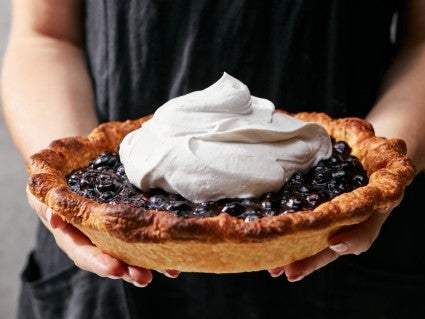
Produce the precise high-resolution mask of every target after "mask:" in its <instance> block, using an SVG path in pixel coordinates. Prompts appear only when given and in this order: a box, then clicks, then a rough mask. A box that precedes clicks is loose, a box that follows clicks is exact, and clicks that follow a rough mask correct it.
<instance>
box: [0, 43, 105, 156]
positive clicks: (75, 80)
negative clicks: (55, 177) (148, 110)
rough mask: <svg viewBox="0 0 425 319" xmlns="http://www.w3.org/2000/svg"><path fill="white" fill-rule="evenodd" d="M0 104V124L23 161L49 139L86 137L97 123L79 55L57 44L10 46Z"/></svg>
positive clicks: (89, 87)
mask: <svg viewBox="0 0 425 319" xmlns="http://www.w3.org/2000/svg"><path fill="white" fill-rule="evenodd" d="M2 98H3V99H2V100H3V105H4V117H5V120H6V123H7V125H8V127H9V130H10V133H11V136H12V138H13V140H14V142H15V144H16V146H17V148H18V150H19V152H20V153H21V154H22V156H23V158H27V157H28V156H29V155H31V154H32V153H34V152H35V151H37V150H39V149H41V148H44V147H46V146H47V145H48V144H49V142H51V141H52V140H53V139H56V138H61V137H65V136H72V135H81V134H86V133H88V132H89V131H90V130H91V129H93V127H94V126H95V125H96V123H97V120H96V114H95V111H94V99H93V93H92V87H91V84H90V79H89V77H88V75H87V72H86V68H85V65H84V59H83V56H82V53H81V51H80V50H79V48H77V47H76V46H74V45H73V44H70V43H67V42H65V41H61V40H58V39H52V38H47V37H34V38H28V39H23V40H19V41H16V42H15V41H14V40H13V39H12V40H11V42H10V45H9V47H8V49H7V52H6V55H5V60H4V65H3V74H2Z"/></svg>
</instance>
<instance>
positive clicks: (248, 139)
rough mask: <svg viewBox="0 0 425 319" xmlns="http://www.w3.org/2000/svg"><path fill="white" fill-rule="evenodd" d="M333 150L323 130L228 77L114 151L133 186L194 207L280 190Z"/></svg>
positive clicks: (179, 102) (165, 112) (164, 109)
mask: <svg viewBox="0 0 425 319" xmlns="http://www.w3.org/2000/svg"><path fill="white" fill-rule="evenodd" d="M331 152H332V144H331V140H330V137H329V135H328V133H327V132H326V130H325V129H324V128H323V127H322V126H320V125H319V124H317V123H308V122H303V121H300V120H298V119H295V118H293V117H291V116H287V115H284V114H281V113H278V112H275V107H274V105H273V103H272V102H270V101H268V100H266V99H262V98H258V97H254V96H251V94H250V92H249V89H248V87H247V86H246V85H244V84H243V83H242V82H240V81H239V80H237V79H235V78H234V77H232V76H230V75H228V74H227V73H224V74H223V76H222V77H221V78H220V80H218V81H217V82H216V83H214V84H213V85H211V86H210V87H208V88H206V89H204V90H202V91H195V92H192V93H189V94H186V95H183V96H180V97H177V98H174V99H172V100H170V101H168V102H167V103H165V104H164V105H162V106H161V107H160V108H158V109H157V111H156V112H155V114H154V116H153V117H152V119H150V120H149V121H146V122H145V123H144V124H143V125H142V126H141V127H140V128H139V129H137V130H135V131H133V132H131V133H129V134H128V135H127V136H126V137H125V138H124V139H123V141H122V143H121V144H120V148H119V154H120V157H121V161H122V163H123V165H124V169H125V172H126V174H127V177H128V178H129V180H130V181H131V183H133V184H134V185H135V186H137V187H139V188H141V189H142V190H149V189H152V188H161V189H163V190H165V191H167V192H170V193H178V194H180V195H181V196H183V197H185V198H186V199H189V200H191V201H194V202H202V201H215V200H218V199H221V198H245V197H258V196H261V195H262V194H265V193H267V192H271V191H277V190H279V189H280V188H281V187H282V186H283V184H284V183H285V182H286V181H288V180H289V179H290V178H291V176H292V175H293V174H294V173H295V172H305V171H306V170H308V168H310V167H311V166H312V165H315V164H317V162H318V161H319V160H320V159H323V158H326V157H329V156H330V155H331Z"/></svg>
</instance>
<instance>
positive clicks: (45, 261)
mask: <svg viewBox="0 0 425 319" xmlns="http://www.w3.org/2000/svg"><path fill="white" fill-rule="evenodd" d="M397 5H398V1H389V0H385V1H384V0H381V1H377V0H375V1H373V0H372V1H355V0H347V1H338V0H334V1H331V0H330V1H312V0H311V1H308V0H293V1H290V0H286V1H248V0H238V1H225V0H196V1H189V0H180V1H175V0H169V1H165V0H162V1H160V0H132V1H131V0H128V1H115V0H104V1H101V0H88V1H86V15H85V17H86V20H85V30H86V43H87V52H86V53H87V63H88V66H89V68H90V72H91V75H92V80H93V85H94V88H95V93H96V103H97V109H98V114H99V118H100V119H101V121H109V120H124V119H127V118H137V117H139V116H142V115H144V114H149V113H152V112H153V111H154V110H155V109H156V108H157V107H159V106H160V105H161V104H163V103H164V102H165V101H167V100H168V99H169V98H171V97H174V96H178V95H181V94H183V93H186V92H189V91H192V90H197V89H202V88H205V87H206V86H208V85H210V84H212V83H213V82H215V81H216V80H217V79H218V78H219V77H220V76H221V75H222V73H223V72H224V71H226V72H228V73H229V74H231V75H233V76H235V77H236V78H238V79H240V80H242V81H243V82H244V83H246V84H247V85H248V87H249V88H250V90H251V93H252V94H253V95H256V96H259V97H264V98H268V99H270V100H271V101H273V102H274V103H275V105H276V106H277V107H281V108H283V109H286V110H289V111H293V112H298V111H324V112H327V113H329V114H330V115H332V116H334V117H342V116H360V117H363V116H365V115H366V114H367V112H368V110H369V109H370V107H371V106H372V105H373V103H374V101H375V98H376V92H377V89H378V87H379V83H380V80H381V78H382V76H383V74H384V72H385V70H386V69H387V67H388V65H389V64H390V63H391V60H392V56H393V53H394V51H395V49H396V47H395V46H394V45H393V44H392V43H391V41H390V23H391V19H392V16H393V13H394V11H395V10H396V7H397ZM423 194H425V175H424V174H421V175H419V176H418V177H417V178H416V180H415V182H414V183H413V184H412V185H411V186H410V187H409V188H408V190H407V192H406V197H405V200H404V201H403V203H402V204H401V205H400V207H398V208H397V209H396V210H395V211H394V212H393V213H392V214H391V216H390V217H389V219H388V220H387V222H386V223H385V225H384V227H383V229H382V232H381V234H380V236H379V238H378V239H377V241H376V242H375V243H374V245H373V246H372V248H371V249H370V250H369V251H368V252H366V253H364V254H362V255H360V256H346V257H342V258H339V259H338V260H337V261H336V262H333V263H331V264H330V265H329V266H327V267H324V268H322V269H320V270H318V271H316V272H315V273H313V274H312V275H310V276H308V277H307V278H305V279H303V280H302V281H301V282H298V283H288V282H287V281H286V280H285V279H284V278H283V277H282V278H278V279H274V278H271V277H270V276H269V275H268V274H267V273H266V272H265V271H262V272H257V273H245V274H235V275H210V274H181V276H180V277H179V278H177V279H169V278H166V277H165V276H163V275H160V274H155V278H154V280H153V282H152V283H151V284H150V285H149V286H148V287H147V288H142V289H141V288H136V287H134V286H132V285H129V284H124V283H123V282H122V281H111V280H108V279H104V278H99V277H96V276H95V275H92V274H88V273H86V272H84V271H82V270H77V269H76V268H75V267H74V266H73V264H72V262H71V261H70V260H69V259H68V258H67V257H66V255H65V254H63V253H62V252H60V250H59V248H57V246H56V245H55V243H54V240H53V238H52V237H51V235H50V234H49V233H48V232H47V231H46V230H44V229H43V228H42V229H41V231H40V234H39V242H38V246H37V249H36V251H35V253H34V256H33V257H31V259H30V263H29V266H28V268H27V269H26V270H25V272H24V276H23V278H24V281H25V284H24V289H23V293H22V299H21V300H22V304H21V305H22V311H21V314H22V316H21V317H20V318H39V317H42V318H130V317H131V318H215V319H216V318H272V317H273V318H274V317H279V318H326V319H329V318H365V319H367V318H397V319H398V318H425V309H424V308H425V304H424V303H423V301H422V299H423V296H424V293H423V289H424V287H425V270H424V269H425V254H424V252H423V249H421V248H420V244H419V243H420V242H422V238H421V236H420V234H421V233H422V227H423V225H424V218H425V217H424V214H421V212H420V211H418V209H417V208H416V207H423V204H422V202H421V196H420V195H422V196H423ZM56 277H59V279H60V280H59V279H57V278H56ZM45 281H46V282H47V284H45V283H44V282H45ZM88 283H89V286H86V285H88ZM44 285H46V288H45V287H44ZM87 287H89V288H87ZM34 289H35V290H36V291H34ZM39 290H41V292H40V291H39ZM46 290H47V291H49V294H47V293H46ZM52 292H53V293H52ZM52 295H53V296H54V298H52ZM46 297H48V298H47V299H46ZM51 298H52V299H51ZM88 300H89V301H88ZM80 302H81V303H80ZM49 307H53V308H50V309H49ZM103 307H105V308H103ZM127 307H128V309H127ZM39 309H42V310H43V311H44V312H43V313H42V312H41V310H39ZM52 309H53V310H52ZM31 311H34V312H33V313H35V314H36V315H34V316H30V315H29V313H30V312H31ZM98 311H99V312H98ZM49 313H50V314H55V315H52V316H50V317H49ZM74 313H76V314H78V315H76V314H74ZM27 314H28V315H27ZM69 314H71V315H69Z"/></svg>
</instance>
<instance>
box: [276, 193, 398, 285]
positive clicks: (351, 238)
mask: <svg viewBox="0 0 425 319" xmlns="http://www.w3.org/2000/svg"><path fill="white" fill-rule="evenodd" d="M400 201H401V198H400V200H399V201H398V203H397V205H398V204H399V203H400ZM397 205H395V206H397ZM395 206H394V207H395ZM394 207H392V208H389V209H385V210H382V211H377V212H374V213H373V214H372V215H371V216H370V217H369V218H368V219H367V220H365V221H364V222H362V223H360V224H357V225H355V226H352V227H350V228H347V229H344V230H342V231H340V232H337V233H335V234H334V235H332V236H331V237H330V238H329V239H328V243H329V247H328V248H326V249H325V250H323V251H321V252H319V253H317V254H316V255H314V256H311V257H308V258H305V259H303V260H298V261H295V262H293V263H290V264H288V265H286V266H283V267H278V268H275V269H270V270H269V273H270V275H271V276H272V277H279V276H280V275H282V274H285V275H286V277H287V279H288V280H289V281H291V282H295V281H299V280H301V279H303V278H304V277H305V276H307V275H309V274H311V273H312V272H313V271H315V270H317V269H319V268H322V267H324V266H326V265H327V264H329V263H330V262H332V261H334V260H335V259H337V258H338V257H339V256H342V255H349V254H354V255H359V254H361V253H363V252H365V251H367V250H368V249H369V248H370V247H371V246H372V243H373V242H374V241H375V239H376V238H377V237H378V235H379V232H380V230H381V227H382V225H383V224H384V222H385V220H386V219H387V217H388V216H389V214H390V212H391V211H392V210H393V209H394Z"/></svg>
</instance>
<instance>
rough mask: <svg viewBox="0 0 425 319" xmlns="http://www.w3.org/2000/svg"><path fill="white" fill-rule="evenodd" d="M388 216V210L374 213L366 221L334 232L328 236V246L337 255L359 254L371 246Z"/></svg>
mask: <svg viewBox="0 0 425 319" xmlns="http://www.w3.org/2000/svg"><path fill="white" fill-rule="evenodd" d="M388 216H389V212H386V213H375V214H372V216H371V217H369V219H367V220H366V221H364V222H362V223H360V224H358V225H356V226H354V227H351V228H349V229H346V230H344V231H341V232H338V233H336V234H334V235H333V236H332V237H331V238H329V248H330V249H331V250H333V251H334V252H335V253H337V254H338V255H348V254H354V255H360V254H361V253H363V252H365V251H367V250H368V249H369V248H370V246H372V243H373V242H374V241H375V239H376V238H377V237H378V235H379V232H380V230H381V227H382V225H383V223H384V221H385V220H386V219H387V218H388Z"/></svg>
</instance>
